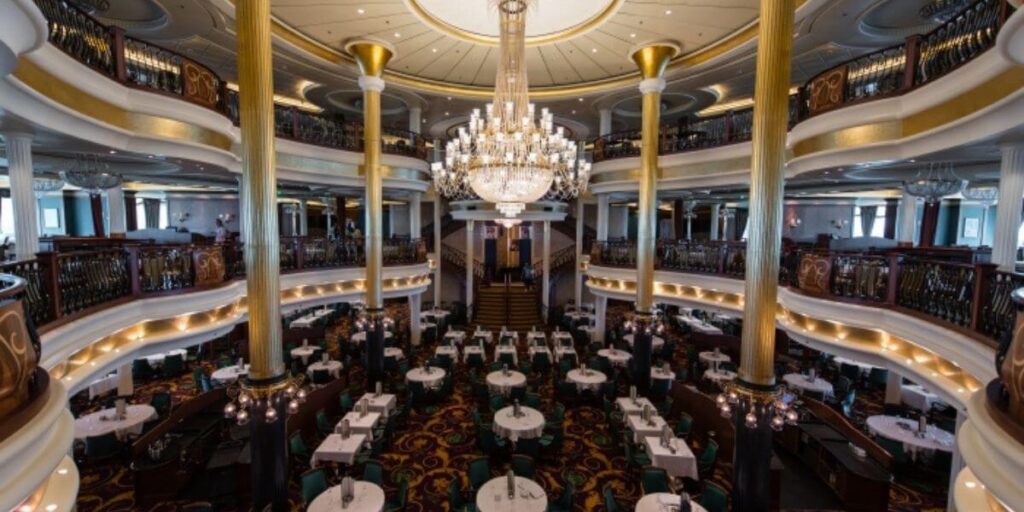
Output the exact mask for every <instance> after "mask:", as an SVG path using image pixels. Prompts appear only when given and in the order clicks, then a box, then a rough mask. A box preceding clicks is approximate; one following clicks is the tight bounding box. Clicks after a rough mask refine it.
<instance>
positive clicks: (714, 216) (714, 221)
mask: <svg viewBox="0 0 1024 512" xmlns="http://www.w3.org/2000/svg"><path fill="white" fill-rule="evenodd" d="M721 211H722V205H720V204H717V203H716V204H713V205H711V233H709V234H708V239H709V240H718V226H719V225H721V223H722V219H720V218H719V217H718V216H719V212H721Z"/></svg>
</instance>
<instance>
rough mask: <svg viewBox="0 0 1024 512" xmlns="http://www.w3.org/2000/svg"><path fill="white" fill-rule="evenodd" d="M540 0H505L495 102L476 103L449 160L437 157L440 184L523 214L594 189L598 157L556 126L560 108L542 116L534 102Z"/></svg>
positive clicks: (447, 191) (446, 190) (448, 192)
mask: <svg viewBox="0 0 1024 512" xmlns="http://www.w3.org/2000/svg"><path fill="white" fill-rule="evenodd" d="M532 1H533V0H499V1H498V11H499V15H500V19H501V22H500V38H499V53H500V60H499V62H498V73H497V78H496V80H495V87H494V102H493V103H489V104H487V107H486V109H485V112H484V114H483V115H481V113H480V109H474V110H473V112H472V113H471V115H470V119H469V126H468V128H465V127H463V128H459V133H458V137H457V138H456V139H455V140H452V141H449V142H448V144H447V146H446V148H445V160H444V162H435V163H434V164H433V165H432V166H431V169H432V171H433V177H434V184H435V186H436V187H437V190H438V191H439V192H440V193H441V194H442V195H444V196H446V197H448V198H462V197H464V196H466V195H468V193H469V191H470V190H472V192H474V193H475V194H476V195H477V196H479V197H480V199H483V200H484V201H488V202H491V203H494V204H495V207H496V208H497V209H498V211H500V212H501V213H502V214H503V215H505V216H506V217H510V218H511V217H515V216H517V215H518V214H519V213H520V212H522V211H523V210H524V209H525V208H526V204H527V203H531V202H534V201H537V200H539V199H541V198H542V197H544V196H546V195H549V194H553V195H555V196H558V197H561V198H571V197H574V196H575V195H577V194H579V193H580V192H581V191H583V190H585V189H586V183H587V180H588V177H589V174H590V164H589V163H587V162H586V161H584V160H583V159H579V160H577V157H578V151H577V147H576V143H575V142H573V141H571V140H568V139H567V138H566V137H565V130H564V128H561V127H559V128H557V129H556V128H555V127H554V116H553V115H552V114H551V112H549V111H548V109H546V108H545V109H542V110H541V114H540V118H539V119H538V118H536V110H535V107H534V105H533V104H532V103H530V102H529V87H528V85H529V84H528V79H527V74H526V59H525V55H526V11H527V8H528V7H529V6H530V4H531V3H532Z"/></svg>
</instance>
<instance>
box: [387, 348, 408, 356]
mask: <svg viewBox="0 0 1024 512" xmlns="http://www.w3.org/2000/svg"><path fill="white" fill-rule="evenodd" d="M403 357H405V354H403V353H402V349H400V348H398V347H384V358H385V359H401V358H403Z"/></svg>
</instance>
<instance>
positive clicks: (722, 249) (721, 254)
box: [715, 244, 729, 276]
mask: <svg viewBox="0 0 1024 512" xmlns="http://www.w3.org/2000/svg"><path fill="white" fill-rule="evenodd" d="M728 254H729V251H728V247H727V246H726V245H725V244H722V245H719V246H718V271H717V272H715V273H716V274H718V275H720V276H721V275H725V258H726V256H728Z"/></svg>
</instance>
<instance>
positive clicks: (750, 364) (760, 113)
mask: <svg viewBox="0 0 1024 512" xmlns="http://www.w3.org/2000/svg"><path fill="white" fill-rule="evenodd" d="M794 11H795V4H794V0H761V19H760V23H759V28H758V47H757V78H756V82H755V85H754V120H753V156H752V157H751V163H750V232H749V235H748V240H747V263H746V265H747V267H746V282H745V292H744V293H745V303H744V307H743V341H742V345H741V349H740V372H739V377H740V379H741V380H742V381H744V382H747V383H750V384H756V385H761V386H771V385H773V384H774V383H775V374H774V370H773V366H774V361H775V315H776V310H777V304H776V300H777V297H778V289H779V257H780V252H781V244H782V239H781V237H782V199H783V187H784V176H785V174H784V170H785V165H786V160H785V150H786V124H787V122H788V120H789V78H790V66H791V62H790V61H791V55H792V50H793V16H794Z"/></svg>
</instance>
